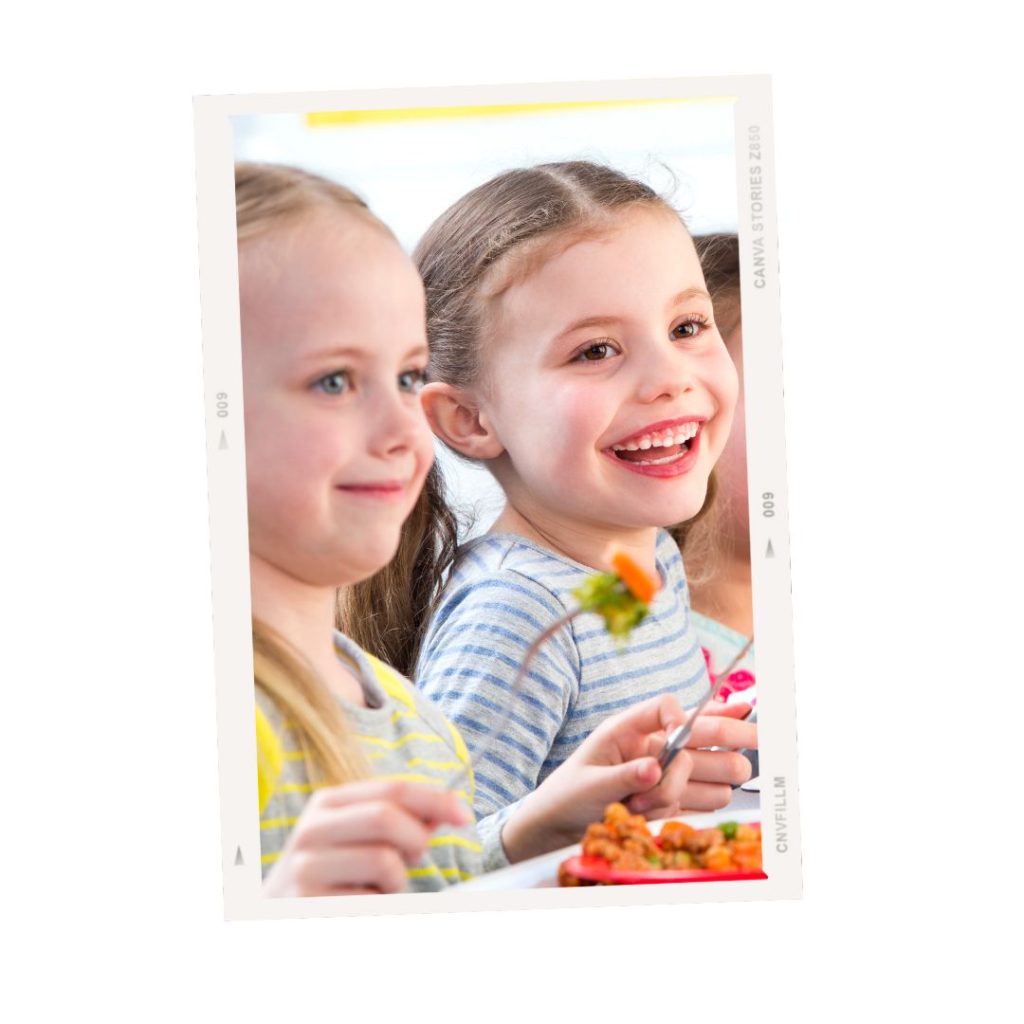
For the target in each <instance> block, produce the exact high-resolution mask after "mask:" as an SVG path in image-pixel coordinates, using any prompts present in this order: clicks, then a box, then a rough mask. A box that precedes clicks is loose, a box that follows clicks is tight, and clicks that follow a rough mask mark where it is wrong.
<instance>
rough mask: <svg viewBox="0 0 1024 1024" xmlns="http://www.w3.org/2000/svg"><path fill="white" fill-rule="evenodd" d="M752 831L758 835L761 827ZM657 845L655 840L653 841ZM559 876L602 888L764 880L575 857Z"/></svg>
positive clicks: (747, 874)
mask: <svg viewBox="0 0 1024 1024" xmlns="http://www.w3.org/2000/svg"><path fill="white" fill-rule="evenodd" d="M754 827H755V828H756V829H757V830H758V832H760V831H761V826H760V824H755V825H754ZM655 842H658V838H657V837H656V838H655ZM559 870H560V872H561V871H565V872H568V874H570V875H575V876H576V877H577V878H579V879H581V880H582V881H584V882H597V883H604V884H605V885H658V884H664V883H666V882H740V881H748V880H751V879H760V878H767V877H768V876H767V875H766V874H765V873H764V872H763V871H709V870H707V869H706V868H655V869H653V870H651V871H620V870H618V869H617V868H613V867H612V866H611V865H610V864H609V863H608V861H606V860H605V859H604V858H603V857H584V856H583V855H582V854H577V855H576V856H575V857H570V858H569V859H568V860H565V861H563V862H562V864H561V865H560V868H559Z"/></svg>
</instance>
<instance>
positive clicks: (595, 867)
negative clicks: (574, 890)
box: [562, 856, 768, 885]
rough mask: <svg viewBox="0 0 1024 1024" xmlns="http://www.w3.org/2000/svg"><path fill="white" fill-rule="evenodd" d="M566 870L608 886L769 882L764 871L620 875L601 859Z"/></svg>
mask: <svg viewBox="0 0 1024 1024" xmlns="http://www.w3.org/2000/svg"><path fill="white" fill-rule="evenodd" d="M562 870H563V871H567V872H568V873H569V874H570V875H575V876H576V877H577V878H581V879H583V881H584V882H603V883H605V884H606V885H656V884H658V883H665V882H739V881H745V880H748V879H753V878H767V877H768V876H767V875H766V874H765V873H764V872H763V871H706V870H700V869H692V868H691V869H689V870H683V869H680V868H657V869H655V870H653V871H618V870H616V869H615V868H613V867H612V866H611V865H610V864H609V863H608V861H606V860H604V859H603V858H601V857H583V856H576V857H570V858H569V859H568V860H567V861H564V862H563V863H562Z"/></svg>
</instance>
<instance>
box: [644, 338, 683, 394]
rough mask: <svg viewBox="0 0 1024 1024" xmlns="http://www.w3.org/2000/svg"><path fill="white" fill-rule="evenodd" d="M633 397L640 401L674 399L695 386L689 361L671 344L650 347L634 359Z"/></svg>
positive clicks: (664, 343)
mask: <svg viewBox="0 0 1024 1024" xmlns="http://www.w3.org/2000/svg"><path fill="white" fill-rule="evenodd" d="M638 374H639V378H638V382H637V398H638V399H639V400H640V401H641V402H656V401H658V400H659V399H662V398H667V399H672V398H677V397H678V396H679V395H681V394H684V393H685V392H687V391H691V390H692V389H693V387H694V386H695V377H694V373H693V366H692V364H691V360H690V359H689V357H688V356H687V355H686V353H684V352H681V351H680V350H679V349H678V348H677V347H675V346H673V345H672V344H671V342H668V341H666V342H663V343H662V344H660V345H654V346H652V347H651V350H650V351H649V352H647V353H645V354H644V356H643V357H642V358H641V359H640V360H638Z"/></svg>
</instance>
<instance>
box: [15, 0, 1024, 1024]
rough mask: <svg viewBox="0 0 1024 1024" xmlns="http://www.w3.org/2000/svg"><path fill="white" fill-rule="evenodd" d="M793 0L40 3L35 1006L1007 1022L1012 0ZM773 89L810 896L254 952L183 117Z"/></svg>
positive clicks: (310, 930)
mask: <svg viewBox="0 0 1024 1024" xmlns="http://www.w3.org/2000/svg"><path fill="white" fill-rule="evenodd" d="M204 6H205V7H207V8H210V9H212V8H213V5H204ZM777 6H779V5H771V6H769V5H767V4H764V3H759V4H750V5H741V4H733V5H727V4H724V3H718V4H714V5H711V4H707V5H704V6H702V7H701V8H700V9H699V10H697V11H694V10H692V9H687V6H686V5H684V4H682V3H679V2H678V0H674V2H671V3H668V2H660V0H658V2H651V3H647V4H643V5H638V4H633V5H626V6H623V5H615V6H614V7H612V8H608V9H607V10H601V9H598V8H597V6H596V5H594V4H586V5H584V4H562V5H559V4H554V3H552V2H550V0H545V2H543V3H532V2H526V0H520V2H518V3H516V4H514V5H512V4H508V5H504V6H496V5H481V4H476V3H474V4H468V3H467V4H461V5H460V4H456V3H448V4H442V3H435V4H432V5H417V6H416V8H415V9H414V10H410V11H409V12H408V13H401V12H400V10H399V9H398V8H396V7H393V6H390V5H383V4H375V5H372V6H371V8H370V9H369V10H364V9H355V8H351V7H349V8H344V7H343V6H342V5H339V4H323V5H317V4H305V3H300V2H291V3H289V4H287V5H283V4H260V3H254V2H251V0H250V2H248V3H245V4H241V3H237V4H233V3H224V4H220V5H218V7H217V9H216V12H215V13H212V14H211V13H210V10H208V9H203V8H201V7H200V5H198V4H189V3H181V4H178V5H175V6H174V7H173V8H166V9H164V10H162V11H161V12H160V13H158V14H154V13H152V12H151V11H149V10H148V9H147V8H144V7H140V6H138V5H129V4H123V5H114V4H110V3H107V4H103V3H93V4H90V5H81V6H76V7H74V8H73V9H72V8H71V7H70V6H69V7H66V8H57V9H48V8H42V7H40V8H37V9H34V10H33V11H32V12H31V13H28V11H27V9H24V10H22V11H20V12H19V13H17V14H15V15H13V16H12V15H10V14H9V15H8V20H7V23H6V25H5V31H4V38H3V42H2V44H0V45H2V49H3V52H2V53H0V58H2V59H0V69H2V71H0V74H2V75H3V76H4V82H3V84H4V89H3V93H2V95H3V97H4V98H3V104H4V109H3V120H2V122H0V123H2V124H3V128H4V143H5V144H4V157H3V160H2V162H0V174H2V176H3V186H4V187H3V193H2V195H3V200H4V209H3V217H2V234H3V237H4V242H5V245H4V284H5V288H4V294H5V298H4V301H3V305H2V316H3V325H2V332H0V337H2V340H3V374H2V385H0V386H2V401H0V415H2V417H3V419H2V424H3V436H4V452H5V454H4V459H3V483H4V491H5V495H6V497H5V499H4V504H3V516H4V538H3V539H4V556H3V567H2V569H0V572H2V575H3V578H4V582H5V587H4V604H5V613H4V618H3V622H4V625H5V627H6V628H5V630H4V645H3V684H4V694H5V697H6V699H5V701H4V715H3V723H4V729H3V741H4V742H3V744H2V745H0V750H2V756H3V778H4V780H5V782H6V793H5V796H6V801H5V802H6V814H5V816H4V817H5V822H4V824H5V828H4V834H3V847H2V848H3V881H4V883H5V884H4V888H5V893H4V907H3V911H2V915H0V916H2V919H3V921H4V927H5V929H7V930H9V931H10V933H11V936H12V937H13V940H14V944H13V949H14V952H13V956H12V953H11V948H12V947H10V946H9V947H8V949H9V952H8V954H7V955H6V957H5V967H6V968H7V972H6V973H7V975H8V978H9V981H8V983H7V985H6V986H5V997H6V999H7V1000H8V1001H12V1002H15V1003H17V1004H20V1005H19V1008H18V1009H17V1010H16V1013H15V1019H18V1020H47V1021H51V1020H72V1019H79V1018H83V1017H85V1016H86V1015H88V1016H90V1017H94V1016H95V1017H98V1018H100V1019H104V1020H118V1021H120V1020H173V1021H178V1020H188V1019H203V1020H205V1019H211V1020H226V1019H230V1020H239V1021H263V1020H268V1021H269V1020H302V1019H310V1018H311V1017H313V1015H314V1014H316V1015H321V1016H323V1017H324V1018H326V1019H338V1018H342V1017H344V1018H346V1019H349V1020H351V1019H353V1018H355V1019H361V1020H362V1019H366V1020H373V1019H379V1020H385V1021H390V1020H393V1019H398V1017H399V1016H401V1017H402V1019H404V1020H408V1021H412V1022H414V1024H419V1021H433V1020H442V1019H443V1020H446V1021H447V1020H452V1019H470V1020H472V1019H480V1020H490V1019H491V1018H494V1019H497V1020H504V1019H510V1018H511V1017H515V1018H517V1019H518V1018H519V1017H520V1016H522V1015H524V1014H525V1015H527V1017H528V1019H538V1020H557V1019H559V1018H565V1019H570V1018H571V1019H575V1020H579V1019H581V1017H582V1016H584V1015H594V1014H598V1013H600V1014H602V1019H608V1018H609V1016H610V1015H611V1013H612V1011H613V1008H615V1009H617V1010H619V1011H622V1010H625V1009H626V1008H627V1007H629V1006H636V1005H639V1006H640V1007H642V1008H644V1010H645V1011H649V1012H650V1013H652V1014H653V1013H658V1014H659V1015H663V1016H665V1015H667V1016H670V1017H671V1018H673V1019H683V1018H685V1017H694V1016H697V1015H700V1016H701V1017H705V1018H707V1017H708V1015H713V1019H718V1018H720V1017H723V1016H726V1015H742V1016H744V1017H746V1016H755V1017H758V1018H760V1019H767V1020H787V1021H788V1020H798V1021H803V1020H807V1021H820V1020H859V1019H864V1018H871V1019H882V1020H893V1019H897V1018H899V1017H901V1016H904V1015H912V1016H913V1018H914V1019H928V1020H951V1019H973V1020H984V1019H986V1018H988V1017H991V1018H992V1019H996V1016H997V1011H999V1010H1000V1009H1005V1008H1006V1007H1007V1000H1008V997H1009V993H1010V991H1011V988H1012V987H1013V984H1014V982H1015V980H1016V979H1015V977H1014V976H1013V973H1012V972H1013V971H1014V969H1015V966H1016V957H1015V956H1014V953H1015V952H1016V949H1015V948H1011V942H1013V944H1014V947H1016V946H1019V931H1018V918H1017V915H1016V909H1015V908H1016V907H1019V892H1020V871H1021V869H1020V863H1019V850H1020V844H1019V842H1018V840H1019V836H1020V827H1019V821H1020V812H1019V810H1018V804H1019V796H1018V794H1019V792H1020V785H1021V779H1022V775H1024V773H1022V771H1021V767H1020V761H1019V757H1018V756H1017V755H1018V749H1017V748H1018V742H1017V741H1018V736H1019V733H1020V725H1019V710H1020V703H1021V702H1020V690H1021V683H1022V678H1021V676H1022V673H1021V667H1020V666H1021V656H1020V653H1019V650H1018V643H1019V636H1020V613H1021V608H1022V601H1021V597H1020V581H1021V574H1022V570H1024V565H1022V557H1021V541H1020V539H1019V537H1018V533H1017V530H1018V524H1019V520H1020V510H1019V505H1017V504H1016V500H1017V492H1018V491H1019V489H1020V486H1019V485H1020V471H1019V468H1018V467H1019V463H1020V461H1021V460H1020V455H1019V451H1018V448H1019V445H1018V444H1017V437H1016V434H1017V430H1016V427H1017V421H1018V419H1019V415H1018V412H1017V410H1018V407H1019V390H1020V381H1021V378H1022V369H1024V365H1022V360H1021V355H1020V348H1021V341H1022V337H1021V334H1022V332H1021V328H1020V317H1019V313H1018V310H1017V306H1018V302H1017V301H1014V300H1015V297H1016V296H1017V295H1019V293H1020V271H1021V259H1020V242H1021V237H1022V236H1021V227H1022V216H1021V198H1020V192H1021V189H1020V185H1019V182H1020V180H1021V168H1022V167H1024V162H1022V160H1021V155H1022V154H1021V145H1020V140H1019V135H1018V131H1019V127H1018V126H1019V99H1020V93H1021V89H1020V80H1019V77H1018V76H1017V75H1015V74H1012V73H1011V68H1013V67H1015V66H1019V55H1018V54H1017V53H1015V52H1013V42H1014V40H1015V39H1016V33H1014V32H1012V31H1011V30H1010V27H1009V26H1008V25H1007V24H1005V23H1003V22H1002V21H1001V19H1000V16H999V15H997V14H996V13H995V12H996V10H997V8H996V7H995V5H991V6H990V5H987V4H985V3H980V2H979V3H975V4H972V5H970V6H969V7H967V8H965V9H964V10H962V11H957V12H956V13H953V12H950V13H940V14H936V13H935V7H937V5H928V6H926V5H909V4H908V5H897V4H893V3H886V4H877V5H876V4H870V3H864V2H862V3H859V4H857V5H854V6H851V7H850V8H849V10H848V12H843V13H838V14H837V13H832V12H830V11H828V12H827V11H826V10H825V9H824V8H822V7H820V6H817V7H809V8H807V11H806V13H802V12H800V11H799V10H798V9H797V8H795V7H793V6H788V7H787V8H786V11H787V13H786V14H784V15H779V14H778V13H777V11H776V10H775V9H774V8H776V7H777ZM914 8H916V10H914ZM144 12H145V13H144ZM764 72H767V73H771V74H773V76H774V104H775V132H776V166H777V172H778V186H777V193H778V203H779V206H778V221H779V236H780V252H781V263H782V315H783V320H782V328H783V336H784V345H785V374H786V406H787V431H788V452H789V465H790V487H789V494H790V517H791V526H792V533H793V536H792V552H793V588H794V603H795V608H796V620H795V630H796V666H797V680H796V686H797V706H798V716H799V717H798V732H799V759H800V773H801V774H800V796H801V802H802V810H803V836H804V864H805V896H804V899H803V900H802V901H800V902H791V903H774V904H750V905H741V904H736V905H715V904H707V905H702V906H681V907H668V908H666V907H660V908H651V909H649V910H603V911H598V910H583V911H576V912H529V913H527V912H516V913H511V912H508V913H504V914H483V915H463V916H457V917H431V916H425V917H423V916H420V917H406V918H372V919H371V918H367V919H350V920H326V921H299V922H274V923H267V922H264V923H258V924H256V923H254V924H248V923H246V924H232V925H225V924H223V923H222V920H221V916H222V907H221V893H220V887H221V873H220V872H221V869H220V863H221V851H220V836H219V815H218V806H217V789H216V778H217V773H216V740H215V723H214V696H213V694H214V690H213V674H212V654H211V647H212V627H211V616H210V598H209V560H208V532H207V510H206V477H205V473H206V467H205V447H206V428H205V425H204V399H203V386H202V369H201V366H202V363H201V347H200V333H199V329H200V325H199V312H198V283H197V278H198V269H197V256H196V214H195V194H194V177H193V173H194V165H193V141H192V112H191V102H190V98H191V96H192V95H193V94H196V93H227V92H257V91H294V90H300V89H301V90H308V89H340V88H371V87H385V86H414V85H424V84H471V83H474V82H514V81H546V80H582V79H602V78H611V77H617V78H647V77H670V76H681V75H699V74H729V73H764ZM1011 901H1013V902H1011ZM997 925H1004V926H1007V925H1008V926H1009V929H1010V932H1011V936H1010V938H1006V937H1004V936H1005V935H1006V933H1005V931H1004V930H1003V929H1001V928H998V929H997ZM1013 935H1016V938H1014V937H1013ZM1000 1019H1001V1018H1000Z"/></svg>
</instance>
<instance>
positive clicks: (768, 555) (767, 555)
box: [764, 541, 775, 558]
mask: <svg viewBox="0 0 1024 1024" xmlns="http://www.w3.org/2000/svg"><path fill="white" fill-rule="evenodd" d="M764 556H765V558H774V557H775V549H774V548H773V547H772V542H771V541H768V550H767V551H766V552H765V553H764Z"/></svg>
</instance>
